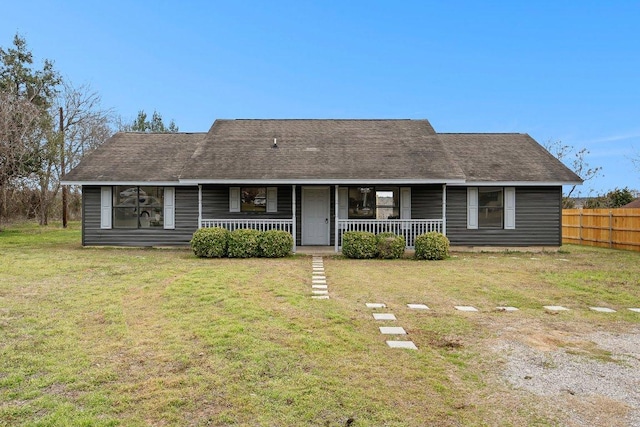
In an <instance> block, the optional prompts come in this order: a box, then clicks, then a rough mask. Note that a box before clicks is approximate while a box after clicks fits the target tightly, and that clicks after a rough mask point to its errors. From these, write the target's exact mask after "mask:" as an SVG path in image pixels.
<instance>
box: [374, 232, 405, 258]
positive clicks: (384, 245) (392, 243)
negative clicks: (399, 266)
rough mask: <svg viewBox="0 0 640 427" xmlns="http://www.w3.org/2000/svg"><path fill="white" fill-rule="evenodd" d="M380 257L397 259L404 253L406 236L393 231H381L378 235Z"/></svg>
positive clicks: (377, 242)
mask: <svg viewBox="0 0 640 427" xmlns="http://www.w3.org/2000/svg"><path fill="white" fill-rule="evenodd" d="M376 244H377V247H378V258H383V259H397V258H400V257H402V255H404V247H405V242H404V237H402V236H396V235H395V234H393V233H380V234H378V235H377V236H376Z"/></svg>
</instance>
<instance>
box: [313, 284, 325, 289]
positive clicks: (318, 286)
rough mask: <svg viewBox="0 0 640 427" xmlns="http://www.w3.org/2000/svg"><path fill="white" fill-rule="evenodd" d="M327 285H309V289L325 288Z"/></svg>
mask: <svg viewBox="0 0 640 427" xmlns="http://www.w3.org/2000/svg"><path fill="white" fill-rule="evenodd" d="M327 288H328V286H327V285H311V289H327Z"/></svg>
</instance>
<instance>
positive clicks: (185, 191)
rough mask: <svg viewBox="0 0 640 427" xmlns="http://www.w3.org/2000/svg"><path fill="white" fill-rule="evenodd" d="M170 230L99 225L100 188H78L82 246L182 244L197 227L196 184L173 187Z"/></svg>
mask: <svg viewBox="0 0 640 427" xmlns="http://www.w3.org/2000/svg"><path fill="white" fill-rule="evenodd" d="M175 191H176V195H175V206H176V210H175V224H176V227H175V229H174V230H165V229H162V228H159V229H157V228H154V229H149V228H145V229H137V230H136V229H118V228H112V229H109V230H104V229H101V228H100V187H94V186H83V187H82V244H83V245H85V246H183V245H188V244H189V241H190V240H191V236H192V235H193V232H194V231H196V229H197V228H198V187H175Z"/></svg>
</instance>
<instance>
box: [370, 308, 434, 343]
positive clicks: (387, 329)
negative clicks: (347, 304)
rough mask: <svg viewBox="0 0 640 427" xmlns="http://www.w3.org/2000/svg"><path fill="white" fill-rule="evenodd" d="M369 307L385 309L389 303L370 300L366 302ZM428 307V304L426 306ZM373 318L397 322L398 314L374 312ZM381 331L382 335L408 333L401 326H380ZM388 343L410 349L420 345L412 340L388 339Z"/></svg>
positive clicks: (402, 334)
mask: <svg viewBox="0 0 640 427" xmlns="http://www.w3.org/2000/svg"><path fill="white" fill-rule="evenodd" d="M365 305H366V306H367V308H371V309H373V310H377V309H384V308H387V305H386V304H384V303H381V302H368V303H366V304H365ZM424 307H426V305H425V306H424ZM373 319H374V320H379V321H391V322H395V321H396V320H398V319H396V316H395V315H394V314H393V313H377V312H376V313H373ZM379 329H380V333H381V334H382V335H396V336H404V335H407V331H405V330H404V328H403V327H401V326H380V327H379ZM387 345H388V346H389V347H391V348H407V349H410V350H417V349H418V347H416V345H415V344H414V343H413V341H410V340H387Z"/></svg>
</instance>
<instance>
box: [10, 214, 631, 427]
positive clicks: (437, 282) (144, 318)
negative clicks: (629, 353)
mask: <svg viewBox="0 0 640 427" xmlns="http://www.w3.org/2000/svg"><path fill="white" fill-rule="evenodd" d="M74 226H75V228H73V227H72V229H71V230H64V231H63V230H59V229H57V228H55V227H52V228H49V229H41V228H37V227H30V226H23V227H19V228H13V229H8V230H6V231H4V232H2V233H0V425H41V426H46V425H51V426H54V425H55V426H57V425H105V426H110V425H123V426H124V425H126V426H132V425H133V426H135V425H141V426H142V425H203V426H204V425H320V426H339V425H347V424H350V425H352V426H379V425H390V426H394V425H395V426H407V425H408V426H418V425H445V426H446V425H461V424H463V425H503V424H506V425H553V424H555V423H557V419H556V418H554V417H555V416H556V414H555V413H554V412H553V411H543V410H541V409H540V408H538V407H537V403H538V402H537V401H535V399H533V398H530V397H527V396H523V395H521V394H519V393H514V392H512V390H510V388H509V386H508V385H507V384H505V383H504V382H501V381H500V380H499V379H498V377H497V375H496V372H497V371H498V370H499V368H500V362H499V358H498V357H496V355H495V354H493V353H491V352H490V351H489V349H488V346H489V344H490V343H491V342H492V340H494V339H495V338H496V337H497V336H499V335H500V334H502V333H503V332H502V331H504V330H512V331H513V332H512V333H514V334H517V333H520V332H522V331H524V330H530V329H531V327H532V326H536V327H539V328H541V327H545V328H548V329H553V330H574V331H575V330H578V329H580V328H584V329H585V330H586V329H588V330H592V329H602V328H614V329H624V328H628V327H631V326H636V325H638V323H639V322H640V316H639V315H638V314H637V313H632V312H630V311H628V310H626V307H630V306H634V307H638V306H640V296H639V293H638V286H639V285H640V283H639V282H638V281H639V279H638V278H639V277H640V263H639V262H638V261H639V259H640V256H639V255H638V254H635V253H627V252H620V251H607V250H601V249H593V248H579V247H570V248H569V249H568V250H569V253H568V254H567V253H563V254H540V255H533V257H535V258H538V259H536V260H532V259H531V257H532V255H529V254H518V253H515V254H514V253H509V254H458V256H457V257H456V258H451V259H449V260H447V261H442V262H418V261H413V260H398V261H364V260H346V259H341V258H325V269H326V273H327V279H328V284H329V291H330V294H331V299H330V300H327V301H318V300H312V299H311V298H310V295H311V259H310V257H304V256H295V257H292V258H287V259H279V260H266V259H251V260H232V259H221V260H201V259H196V258H195V257H194V256H193V255H192V253H191V252H189V251H187V250H152V249H92V248H81V247H80V245H79V241H80V234H79V231H78V229H77V225H74ZM514 258H516V259H514ZM562 259H568V260H569V261H562ZM365 302H384V303H386V304H387V305H388V307H389V309H388V311H389V312H392V313H394V314H396V316H397V317H398V321H397V322H395V323H394V324H393V325H397V326H403V327H404V328H405V329H406V330H407V331H408V332H409V334H410V335H409V337H410V338H411V339H412V340H413V341H414V342H415V343H416V345H417V346H418V348H419V350H418V351H403V350H391V349H389V348H387V346H386V344H385V342H384V341H385V340H386V339H390V337H388V336H382V335H381V334H380V333H379V331H378V326H383V325H391V324H390V323H386V322H376V321H374V320H373V318H372V316H371V313H372V310H371V309H367V308H366V307H365V305H364V303H365ZM412 302H416V303H425V304H427V305H429V307H430V308H431V310H430V311H428V312H416V311H413V310H409V309H408V308H407V307H406V304H407V303H412ZM552 303H553V304H559V305H565V306H567V307H568V308H571V309H572V310H571V311H570V312H567V313H561V314H558V315H550V314H548V313H545V312H544V310H542V309H541V306H542V305H547V304H552ZM454 305H474V306H476V307H477V308H479V309H481V313H476V314H473V313H472V314H464V313H459V312H455V311H454V310H453V306H454ZM498 305H515V306H518V307H520V308H521V311H520V312H518V313H515V314H514V313H509V314H507V313H498V312H495V311H494V308H495V306H498ZM593 305H605V306H609V307H612V308H615V309H618V310H619V312H618V313H614V314H613V315H606V314H605V315H603V314H599V313H592V312H590V311H589V310H588V306H593ZM584 348H586V349H587V350H584V349H583V351H588V349H589V347H588V346H584ZM596 351H597V349H594V350H593V352H594V355H596ZM600 357H602V355H600ZM350 420H351V421H350Z"/></svg>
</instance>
